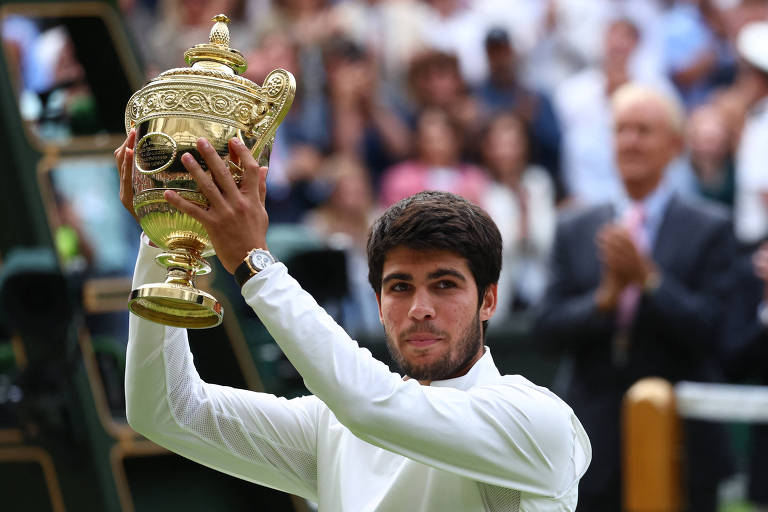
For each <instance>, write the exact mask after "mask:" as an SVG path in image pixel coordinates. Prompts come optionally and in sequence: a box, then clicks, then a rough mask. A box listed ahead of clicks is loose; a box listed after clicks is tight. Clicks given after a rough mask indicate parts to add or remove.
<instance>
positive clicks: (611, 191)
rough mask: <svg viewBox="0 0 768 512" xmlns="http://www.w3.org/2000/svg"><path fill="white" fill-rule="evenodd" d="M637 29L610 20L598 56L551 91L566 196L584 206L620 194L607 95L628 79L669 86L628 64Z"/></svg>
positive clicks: (622, 21) (636, 44) (637, 41)
mask: <svg viewBox="0 0 768 512" xmlns="http://www.w3.org/2000/svg"><path fill="white" fill-rule="evenodd" d="M639 45H640V33H639V32H638V30H637V27H636V26H635V24H634V23H632V22H631V21H630V20H628V19H617V20H614V21H612V22H611V23H610V24H609V25H608V27H607V29H606V31H605V34H604V36H603V58H602V61H601V63H600V65H599V66H593V67H589V68H586V69H584V70H583V71H581V72H579V73H577V74H575V75H573V76H572V77H570V78H569V79H567V80H565V81H564V82H562V83H561V84H560V86H559V87H558V88H557V90H556V91H555V95H554V99H555V107H556V111H557V115H558V117H559V119H560V121H561V126H562V129H563V166H562V171H563V181H564V184H565V187H566V192H567V195H568V197H569V198H571V199H572V200H574V201H576V202H579V203H584V204H599V203H601V202H604V201H611V200H613V199H615V198H616V197H617V196H619V195H621V194H622V192H623V191H622V185H621V183H620V180H619V178H618V175H617V173H616V167H615V163H614V157H613V151H612V150H611V148H612V145H613V143H612V137H613V132H612V124H613V120H612V116H611V108H610V97H611V95H612V94H613V92H614V91H615V90H616V89H618V88H619V87H620V86H622V85H623V84H625V83H627V82H629V81H633V82H642V83H647V84H652V85H654V87H656V88H664V89H669V90H670V91H671V90H673V87H672V85H671V84H669V83H668V82H667V81H666V80H665V79H664V78H663V77H661V76H648V75H646V74H645V72H644V71H642V70H638V69H636V68H635V67H633V66H632V62H633V61H632V57H633V55H635V53H636V51H637V49H638V48H639Z"/></svg>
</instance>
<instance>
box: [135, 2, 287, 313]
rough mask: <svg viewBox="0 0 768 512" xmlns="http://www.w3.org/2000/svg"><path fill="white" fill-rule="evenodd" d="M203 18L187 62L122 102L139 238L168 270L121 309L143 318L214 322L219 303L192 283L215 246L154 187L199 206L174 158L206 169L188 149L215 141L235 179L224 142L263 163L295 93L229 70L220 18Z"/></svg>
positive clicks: (241, 62)
mask: <svg viewBox="0 0 768 512" xmlns="http://www.w3.org/2000/svg"><path fill="white" fill-rule="evenodd" d="M212 21H214V22H215V24H214V25H213V28H212V29H211V33H210V36H209V42H208V43H206V44H198V45H195V46H193V47H192V48H190V49H189V50H187V51H186V52H185V54H184V59H185V61H186V62H187V64H189V65H190V66H191V67H189V68H176V69H170V70H168V71H165V72H163V73H161V74H160V75H158V76H157V77H156V78H154V79H153V80H151V81H150V82H149V83H148V84H147V85H146V86H145V87H143V88H142V89H140V90H139V91H137V92H136V93H135V94H134V95H133V96H131V98H130V99H129V100H128V105H127V106H126V109H125V129H126V133H128V132H130V130H131V129H134V128H135V129H136V143H135V146H134V155H135V156H134V167H135V171H136V172H134V173H133V188H134V202H133V206H134V210H135V211H136V215H137V217H138V218H139V222H140V223H141V227H142V229H143V230H144V232H145V233H146V235H147V236H148V237H149V239H150V240H152V242H153V243H154V244H155V245H157V246H158V247H160V248H161V249H163V250H164V252H163V253H162V254H160V255H159V256H158V257H157V261H158V263H160V264H161V265H163V266H165V267H166V268H167V272H166V280H165V282H164V283H151V284H147V285H144V286H142V287H140V288H138V289H136V290H133V291H132V292H131V298H130V300H129V308H130V309H131V311H133V312H134V313H136V314H137V315H139V316H142V317H144V318H147V319H149V320H152V321H155V322H158V323H161V324H165V325H172V326H178V327H188V328H205V327H213V326H215V325H218V324H219V323H221V318H222V315H223V312H222V310H221V305H220V304H219V302H218V301H217V300H216V299H215V297H213V296H212V295H210V294H209V293H207V292H205V291H202V290H199V289H197V288H195V286H194V282H193V278H194V277H195V276H196V275H200V274H205V273H208V272H210V269H211V267H210V265H209V264H208V263H207V262H206V261H205V259H204V258H205V257H208V256H211V255H213V254H214V249H213V246H212V245H211V242H210V239H209V237H208V234H207V233H206V232H205V229H204V228H203V226H202V225H201V224H200V223H199V222H198V221H196V220H195V219H193V218H192V217H190V216H188V215H186V214H183V213H181V212H179V211H178V210H176V209H175V208H174V207H172V206H171V205H170V204H168V202H167V201H166V200H165V198H164V195H163V193H164V191H165V190H167V189H172V190H174V191H176V192H177V193H178V194H180V195H181V196H182V197H184V198H186V199H188V200H190V201H193V202H195V203H197V204H199V205H200V206H203V207H205V206H206V205H207V204H208V201H207V199H206V198H205V196H204V195H203V194H201V193H200V192H199V191H198V186H197V183H196V182H195V181H194V180H193V179H192V177H191V176H190V175H189V173H188V172H187V170H186V168H185V167H184V165H183V164H182V163H181V156H182V155H183V154H184V153H190V154H191V155H192V156H193V157H194V158H195V159H196V160H197V161H198V163H199V164H200V165H201V167H202V168H203V169H204V170H206V171H207V166H206V164H205V161H204V160H203V159H202V157H201V156H200V154H199V153H198V151H197V146H196V141H197V139H198V138H200V137H204V138H206V139H208V140H209V141H210V142H211V144H212V145H213V146H214V148H216V151H217V152H218V153H219V155H220V156H221V157H222V158H223V159H224V161H225V163H226V164H227V165H228V167H229V169H230V172H231V173H232V175H233V177H234V179H235V181H236V182H237V183H239V180H240V177H241V175H242V169H240V168H239V166H237V165H236V164H235V162H232V161H231V160H230V159H229V147H228V141H229V139H231V138H233V137H238V138H240V139H241V140H242V141H243V142H244V143H245V145H246V146H247V147H249V148H251V152H252V153H253V155H254V156H255V157H256V158H257V159H258V161H259V164H260V165H267V164H268V161H269V152H270V150H271V146H272V143H273V141H274V137H275V132H276V131H277V127H278V125H279V124H280V123H281V122H282V120H283V119H284V118H285V116H286V114H287V113H288V110H289V109H290V107H291V104H292V103H293V97H294V95H295V92H296V82H295V79H294V78H293V75H291V74H290V73H289V72H287V71H285V70H282V69H276V70H274V71H272V72H271V73H270V74H269V75H267V77H266V78H265V80H264V85H263V86H259V85H257V84H255V83H253V82H251V81H250V80H248V79H246V78H243V77H241V76H238V73H242V72H243V71H245V70H246V67H247V66H246V62H245V58H244V57H243V56H242V54H240V52H239V51H237V50H235V49H232V48H230V47H229V28H228V27H227V24H228V23H229V19H228V18H227V17H226V16H224V15H222V14H220V15H218V16H216V17H214V18H213V20H212Z"/></svg>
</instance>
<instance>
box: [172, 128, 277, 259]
mask: <svg viewBox="0 0 768 512" xmlns="http://www.w3.org/2000/svg"><path fill="white" fill-rule="evenodd" d="M197 150H198V151H199V152H200V155H201V156H202V157H203V159H204V160H205V163H206V164H207V166H208V169H209V170H210V175H209V174H207V173H205V171H203V169H202V168H201V167H200V164H198V163H197V161H196V160H195V159H194V157H193V156H192V155H190V154H189V153H187V154H185V155H183V156H182V158H181V161H182V163H183V164H184V167H185V168H186V169H187V171H189V174H190V175H191V176H192V178H193V179H194V180H195V181H196V182H197V185H198V187H199V189H200V192H201V193H202V194H203V195H205V197H206V198H207V199H208V203H209V206H208V208H207V209H203V208H201V207H200V206H198V205H196V204H194V203H192V202H190V201H187V200H186V199H184V198H182V197H181V196H179V194H177V193H176V192H174V191H172V190H166V191H165V199H166V201H168V202H169V203H170V204H171V205H172V206H174V207H175V208H177V209H178V210H179V211H181V212H183V213H186V214H187V215H189V216H190V217H192V218H194V219H196V220H198V221H199V222H200V223H201V224H202V225H203V227H204V228H205V230H206V231H207V232H208V236H209V237H210V239H211V243H212V244H213V248H214V249H215V250H216V255H217V256H218V257H219V261H221V264H222V265H223V266H224V268H225V269H227V271H228V272H230V273H233V272H234V271H235V269H236V268H237V266H238V265H239V264H240V263H241V262H242V261H243V258H245V256H246V255H247V253H248V251H250V250H251V249H254V248H260V249H267V242H266V236H267V226H268V225H269V219H268V217H267V210H266V208H265V206H264V201H265V199H266V189H267V181H266V180H267V168H266V167H259V165H258V163H257V162H256V159H255V158H254V157H253V155H252V154H251V152H250V150H249V149H248V148H247V147H246V146H245V144H244V143H243V142H242V141H241V140H240V139H238V138H232V139H230V141H229V152H230V158H231V159H232V160H233V161H239V165H240V167H241V168H242V169H243V171H244V172H243V177H242V180H241V181H240V187H239V188H238V186H237V184H236V183H235V180H234V179H233V177H232V174H231V173H230V171H229V169H228V168H227V165H226V164H225V162H224V160H222V159H221V157H220V156H219V154H218V153H216V150H215V149H214V148H213V146H212V145H211V143H210V142H208V141H207V140H206V139H198V140H197Z"/></svg>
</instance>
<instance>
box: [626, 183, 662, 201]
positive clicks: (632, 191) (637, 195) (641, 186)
mask: <svg viewBox="0 0 768 512" xmlns="http://www.w3.org/2000/svg"><path fill="white" fill-rule="evenodd" d="M659 183H661V180H658V181H655V182H653V183H650V182H642V183H625V184H624V189H625V190H626V191H627V195H628V196H629V198H630V199H632V200H633V201H642V200H644V199H645V198H646V197H648V196H650V195H651V194H653V192H654V191H655V190H656V189H657V188H658V186H659Z"/></svg>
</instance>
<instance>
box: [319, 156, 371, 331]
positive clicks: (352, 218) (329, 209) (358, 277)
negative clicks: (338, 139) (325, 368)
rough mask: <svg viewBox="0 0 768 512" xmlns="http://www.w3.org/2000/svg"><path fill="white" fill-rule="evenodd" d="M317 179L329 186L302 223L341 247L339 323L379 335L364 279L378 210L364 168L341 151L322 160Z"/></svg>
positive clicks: (348, 328) (368, 289) (366, 171)
mask: <svg viewBox="0 0 768 512" xmlns="http://www.w3.org/2000/svg"><path fill="white" fill-rule="evenodd" d="M319 179H320V180H322V181H325V182H326V183H327V186H328V188H329V189H330V190H331V192H330V194H329V196H328V199H327V200H326V201H325V202H323V203H322V204H320V205H319V206H318V207H317V208H314V209H312V210H311V211H309V212H308V213H307V216H306V217H305V218H304V224H305V225H306V226H307V227H308V228H309V229H310V231H312V232H313V233H315V234H317V235H318V236H319V238H320V239H322V240H324V241H325V242H326V243H327V244H328V245H329V246H331V247H333V248H336V249H341V250H344V251H345V253H346V262H347V276H348V280H349V286H348V289H349V296H348V297H346V298H345V299H344V300H343V301H342V306H341V307H342V318H343V322H344V323H343V327H344V329H345V330H346V331H347V332H348V333H349V334H350V336H353V337H355V336H367V337H371V336H374V335H376V336H378V335H380V332H381V323H380V322H379V309H378V306H377V304H376V296H375V295H374V293H373V289H371V286H370V284H369V283H368V260H367V256H366V252H365V250H366V248H365V244H366V240H367V238H368V228H369V226H370V225H371V223H372V222H373V220H374V219H375V217H376V216H377V214H378V212H377V210H376V203H375V200H374V196H373V191H372V190H371V185H370V177H369V174H368V170H367V169H366V168H365V167H364V166H363V165H362V163H361V162H360V161H359V160H357V159H355V158H353V157H351V156H349V155H344V154H339V155H334V156H331V157H329V158H327V159H326V160H325V162H323V165H322V168H321V170H320V173H319Z"/></svg>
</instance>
